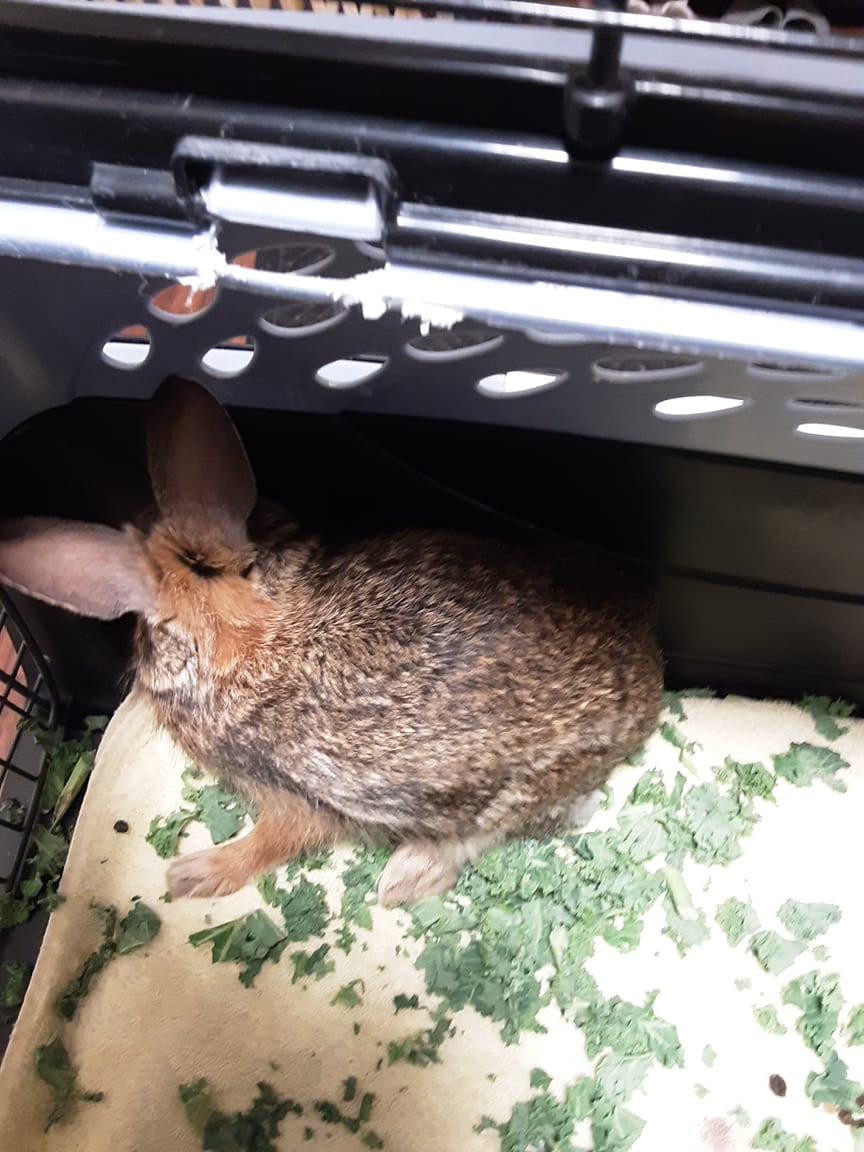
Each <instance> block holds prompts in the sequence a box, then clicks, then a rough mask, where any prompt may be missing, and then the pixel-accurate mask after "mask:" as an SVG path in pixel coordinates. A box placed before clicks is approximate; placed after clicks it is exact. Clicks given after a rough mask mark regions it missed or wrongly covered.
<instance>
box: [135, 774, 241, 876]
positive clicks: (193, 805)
mask: <svg viewBox="0 0 864 1152" xmlns="http://www.w3.org/2000/svg"><path fill="white" fill-rule="evenodd" d="M201 775H202V773H201V772H200V771H198V770H197V769H195V768H187V769H186V771H185V772H184V773H183V801H184V803H185V804H186V805H189V807H184V808H178V809H177V810H176V811H175V812H170V813H169V814H168V815H167V816H154V818H153V819H152V820H151V821H150V828H149V829H148V832H147V835H146V836H145V840H146V841H147V843H148V844H150V845H151V846H152V848H153V850H154V851H155V852H156V854H157V856H160V857H161V858H162V859H163V860H167V859H168V858H169V857H170V856H176V855H177V852H178V849H179V844H180V839H181V838H182V837H183V836H185V835H186V829H187V827H188V826H189V824H191V823H192V822H193V821H196V822H198V823H199V824H203V825H204V827H205V828H206V829H207V831H208V832H209V833H210V839H211V840H212V842H213V843H214V844H223V843H224V842H225V841H226V840H230V839H231V838H232V837H233V836H236V835H237V833H238V832H239V831H240V829H241V828H242V827H243V825H244V824H245V822H246V817H247V815H249V809H248V807H247V806H246V805H245V804H244V803H243V801H242V800H241V799H240V798H239V797H238V796H235V795H234V794H233V793H232V792H226V791H225V789H224V788H221V787H220V786H219V785H218V784H196V783H195V781H197V780H199V779H200V778H201Z"/></svg>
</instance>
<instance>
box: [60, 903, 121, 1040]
mask: <svg viewBox="0 0 864 1152" xmlns="http://www.w3.org/2000/svg"><path fill="white" fill-rule="evenodd" d="M90 907H91V908H92V910H93V912H94V913H95V914H96V916H97V917H98V918H99V919H100V921H101V923H102V941H101V943H100V944H99V947H98V948H96V949H95V951H93V952H91V953H90V955H89V956H88V957H87V958H86V959H85V961H84V963H83V964H82V965H81V968H80V970H79V972H78V973H77V975H75V976H73V977H72V979H71V980H70V981H69V983H68V984H67V985H66V987H65V988H64V989H63V991H62V992H61V993H60V995H59V996H58V998H57V1002H56V1003H55V1005H54V1010H55V1012H56V1013H57V1015H58V1016H59V1017H60V1019H61V1020H71V1019H72V1017H73V1016H74V1015H75V1013H76V1012H77V1011H78V1005H79V1004H80V1002H81V1001H82V1000H83V999H84V997H85V996H88V995H89V994H90V986H91V984H92V983H93V981H94V980H95V979H96V977H97V976H98V975H99V973H100V972H101V971H102V969H103V968H105V967H106V966H107V965H108V964H110V962H111V961H112V960H113V959H114V955H115V953H116V951H117V945H116V944H115V942H114V934H115V932H116V930H117V909H116V908H114V907H110V906H106V905H104V904H95V903H92V904H91V905H90Z"/></svg>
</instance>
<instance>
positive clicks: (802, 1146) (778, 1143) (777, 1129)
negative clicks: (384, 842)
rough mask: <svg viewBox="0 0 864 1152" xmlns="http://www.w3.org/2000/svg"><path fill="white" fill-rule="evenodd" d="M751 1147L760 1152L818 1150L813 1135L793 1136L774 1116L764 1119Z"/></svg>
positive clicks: (804, 1151) (807, 1151)
mask: <svg viewBox="0 0 864 1152" xmlns="http://www.w3.org/2000/svg"><path fill="white" fill-rule="evenodd" d="M750 1147H751V1148H754V1149H758V1150H759V1152H818V1149H817V1147H816V1141H815V1140H814V1139H813V1137H812V1136H800V1137H799V1136H793V1135H792V1134H791V1132H787V1131H786V1129H785V1128H784V1127H783V1125H782V1124H781V1123H780V1121H779V1120H777V1119H775V1118H774V1117H771V1118H770V1119H768V1120H763V1121H762V1123H761V1124H760V1125H759V1129H758V1131H757V1132H756V1134H755V1136H754V1137H753V1139H752V1141H751V1142H750Z"/></svg>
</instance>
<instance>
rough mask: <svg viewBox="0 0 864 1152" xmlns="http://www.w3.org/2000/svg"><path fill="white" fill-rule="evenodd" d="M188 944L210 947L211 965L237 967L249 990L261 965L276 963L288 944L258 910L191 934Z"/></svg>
mask: <svg viewBox="0 0 864 1152" xmlns="http://www.w3.org/2000/svg"><path fill="white" fill-rule="evenodd" d="M189 943H190V944H191V945H192V946H193V947H194V948H200V947H203V946H205V945H208V944H209V945H210V947H211V958H212V961H213V963H214V964H239V965H240V972H239V974H238V975H239V979H240V983H241V984H243V985H244V986H245V987H246V988H251V987H252V985H253V984H254V983H255V977H256V976H257V975H258V973H259V972H260V971H261V969H262V968H263V967H264V964H265V963H266V962H267V961H270V962H271V963H273V964H275V963H277V962H278V961H279V959H280V957H281V956H282V953H283V952H284V951H285V948H286V947H287V946H288V944H289V943H290V940H289V937H288V935H287V933H285V932H280V931H279V929H278V928H277V927H276V925H275V924H274V923H273V921H272V920H271V919H270V917H269V916H268V915H267V913H266V912H263V911H262V910H261V909H260V908H259V909H256V911H254V912H250V913H249V914H248V915H246V916H240V917H238V918H237V919H236V920H229V921H228V922H227V923H225V924H218V925H216V926H215V927H212V928H205V929H203V930H202V931H201V932H193V933H192V935H191V936H190V937H189Z"/></svg>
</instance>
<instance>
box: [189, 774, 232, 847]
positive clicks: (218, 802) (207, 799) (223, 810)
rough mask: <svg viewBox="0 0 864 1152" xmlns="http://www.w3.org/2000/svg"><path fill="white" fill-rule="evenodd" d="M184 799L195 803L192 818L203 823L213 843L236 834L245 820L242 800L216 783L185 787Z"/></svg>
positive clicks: (219, 842)
mask: <svg viewBox="0 0 864 1152" xmlns="http://www.w3.org/2000/svg"><path fill="white" fill-rule="evenodd" d="M184 799H186V800H187V801H191V802H192V803H193V804H194V805H195V809H196V814H195V817H194V818H195V819H196V820H197V821H199V822H200V823H201V824H203V825H204V827H205V828H206V829H207V831H208V832H209V833H210V839H211V840H212V841H213V843H214V844H223V843H224V842H225V841H226V840H230V839H231V838H232V837H233V836H236V835H237V833H238V832H239V831H240V829H241V828H242V827H243V825H244V824H245V822H246V806H245V804H244V803H243V801H242V800H240V799H239V798H238V797H237V796H234V795H233V794H232V793H230V792H226V791H225V790H224V789H223V788H220V787H219V785H218V784H205V785H204V786H203V787H201V788H193V789H187V790H186V791H184Z"/></svg>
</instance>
